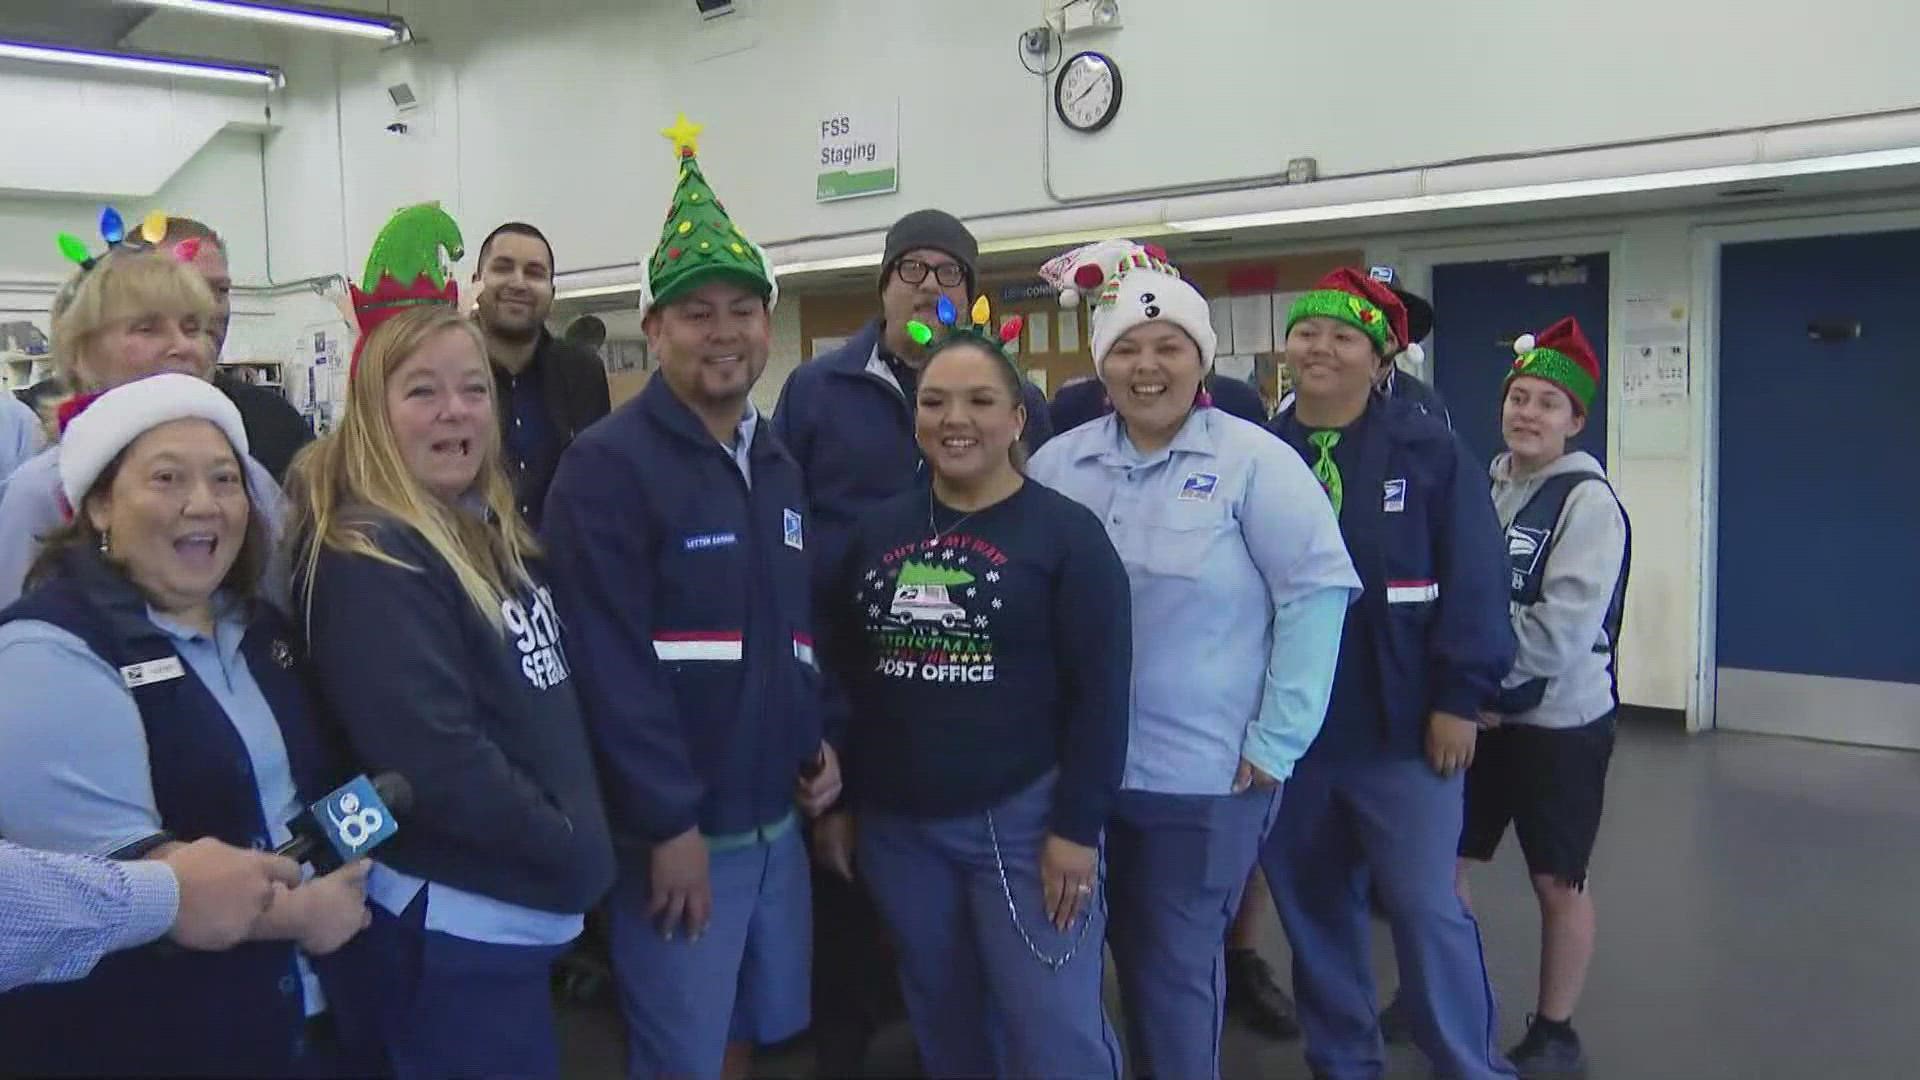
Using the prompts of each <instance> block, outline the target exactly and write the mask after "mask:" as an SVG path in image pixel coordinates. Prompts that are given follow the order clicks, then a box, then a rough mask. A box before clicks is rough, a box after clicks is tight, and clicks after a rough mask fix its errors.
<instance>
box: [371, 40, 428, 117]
mask: <svg viewBox="0 0 1920 1080" xmlns="http://www.w3.org/2000/svg"><path fill="white" fill-rule="evenodd" d="M428 60H429V57H428V54H427V52H426V45H425V43H423V42H420V41H417V40H416V41H411V42H408V43H407V44H405V45H393V46H389V47H388V48H386V49H384V50H382V51H381V54H380V85H381V87H382V88H383V89H384V90H385V92H386V95H387V104H388V105H389V106H391V107H392V109H393V115H394V118H395V119H398V118H400V117H403V116H407V115H409V114H412V113H417V112H422V111H426V110H428V109H431V107H432V102H431V98H432V92H431V91H432V75H431V73H430V72H429V70H428V68H427V64H428Z"/></svg>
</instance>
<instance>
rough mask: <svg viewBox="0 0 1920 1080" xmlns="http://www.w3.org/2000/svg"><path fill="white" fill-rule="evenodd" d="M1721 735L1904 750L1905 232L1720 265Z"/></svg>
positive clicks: (1909, 426) (1733, 258)
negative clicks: (1732, 731) (1740, 732)
mask: <svg viewBox="0 0 1920 1080" xmlns="http://www.w3.org/2000/svg"><path fill="white" fill-rule="evenodd" d="M1720 297H1721V299H1720V303H1721V307H1720V335H1719V337H1720V350H1719V405H1720V446H1719V450H1720V454H1719V459H1720V467H1719V499H1718V506H1717V511H1718V515H1719V517H1718V522H1719V571H1718V580H1717V586H1718V591H1717V595H1718V602H1717V607H1718V611H1717V616H1718V618H1717V623H1716V627H1715V633H1716V651H1717V654H1718V658H1717V664H1716V671H1715V677H1716V678H1717V680H1718V682H1717V687H1716V701H1717V707H1716V709H1715V719H1716V722H1717V723H1718V725H1719V726H1721V727H1728V728H1742V729H1747V730H1755V731H1766V732H1777V733H1781V734H1790V735H1798V736H1803V737H1810V738H1819V739H1828V740H1834V741H1840V742H1851V743H1863V744H1870V745H1877V746H1898V747H1908V748H1915V749H1920V632H1917V631H1916V630H1915V626H1914V620H1915V618H1916V614H1917V613H1920V508H1916V501H1915V495H1914V490H1913V489H1914V483H1913V478H1914V475H1915V472H1916V470H1917V469H1920V420H1916V417H1915V410H1916V409H1917V408H1920V335H1916V333H1915V332H1914V330H1913V325H1912V324H1913V313H1914V312H1915V311H1916V310H1920V306H1917V305H1920V231H1913V232H1888V233H1870V234H1862V235H1853V236H1825V237H1814V238H1809V239H1796V240H1770V241H1765V242H1760V243H1750V244H1732V245H1728V246H1727V247H1726V248H1725V249H1724V250H1723V251H1722V254H1721V262H1720Z"/></svg>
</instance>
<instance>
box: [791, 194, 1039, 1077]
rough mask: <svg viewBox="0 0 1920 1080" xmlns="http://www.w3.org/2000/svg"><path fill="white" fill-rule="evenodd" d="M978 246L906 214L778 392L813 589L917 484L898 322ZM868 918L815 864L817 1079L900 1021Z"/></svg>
mask: <svg viewBox="0 0 1920 1080" xmlns="http://www.w3.org/2000/svg"><path fill="white" fill-rule="evenodd" d="M979 255H980V245H979V242H978V241H976V240H975V239H974V237H973V234H972V233H971V232H969V231H967V227H966V226H965V225H963V224H961V223H960V221H959V219H958V218H955V217H954V216H953V215H952V214H949V213H946V212H945V211H942V210H916V211H914V212H913V213H911V214H908V215H907V216H906V217H903V218H901V219H900V220H899V221H896V222H894V224H893V227H892V228H891V229H889V230H887V246H886V254H885V256H884V257H883V258H882V259H881V262H880V279H879V299H880V314H879V316H878V317H877V318H875V319H874V320H873V321H872V322H869V323H868V324H867V325H866V326H864V327H862V328H861V330H860V332H859V333H857V334H855V335H854V336H853V337H852V338H851V339H849V340H848V341H847V343H846V344H845V345H843V346H841V347H840V348H838V349H836V350H834V351H833V352H830V353H826V354H824V355H821V356H816V357H814V358H813V360H812V361H810V362H808V363H806V364H803V365H801V366H800V369H799V370H797V371H795V372H794V373H793V375H792V376H790V377H789V378H788V379H787V384H786V386H785V387H784V388H782V389H781V391H780V402H779V405H778V406H777V407H776V409H775V410H774V415H773V429H774V432H775V433H776V434H778V435H779V437H780V441H781V442H783V443H785V444H786V446H787V449H788V450H789V451H791V452H792V454H793V456H794V457H795V458H796V459H798V461H799V462H800V468H801V471H802V472H803V473H804V474H805V477H806V487H807V496H808V499H809V501H810V502H811V504H812V506H813V521H812V523H811V525H812V529H813V532H812V535H811V536H810V537H809V538H808V547H809V548H810V549H812V551H813V566H814V569H815V580H817V581H818V580H826V579H827V577H828V576H829V575H830V574H831V573H832V571H833V569H834V568H836V567H837V566H838V564H839V562H840V559H841V557H842V556H843V554H844V553H845V551H846V547H847V541H848V538H849V536H850V535H851V532H852V527H853V523H854V521H855V520H857V519H858V518H859V516H860V515H861V514H863V513H866V512H867V511H869V510H871V509H872V508H873V507H874V506H876V505H878V504H879V503H882V502H884V501H886V500H887V499H889V498H891V497H892V496H894V495H898V494H899V493H901V492H902V491H906V490H908V489H910V488H912V487H913V486H914V485H916V484H925V483H926V482H927V480H926V465H925V463H924V462H923V461H922V460H921V457H920V450H919V447H918V446H917V445H916V444H915V442H914V437H913V426H914V425H913V414H914V401H915V396H916V393H917V391H918V389H919V381H920V369H921V368H922V367H923V366H924V365H925V364H926V358H927V354H926V350H925V349H923V348H922V347H921V346H919V345H917V344H915V343H914V341H913V339H912V338H911V337H908V336H907V321H908V320H910V319H918V320H919V321H921V322H923V323H926V324H928V325H935V324H936V323H937V321H938V320H937V317H936V315H935V307H936V305H938V304H939V302H940V298H941V297H942V296H944V297H946V298H947V299H948V300H950V301H952V302H953V305H954V307H955V309H956V310H959V311H962V312H964V311H967V310H969V309H970V307H971V306H972V301H973V295H974V286H975V282H976V276H975V270H974V264H975V262H976V261H977V260H978V258H979ZM1023 389H1024V391H1025V396H1026V404H1027V429H1026V435H1025V439H1026V444H1027V449H1028V451H1029V452H1031V451H1033V450H1038V449H1039V448H1040V444H1041V443H1044V442H1046V440H1047V438H1048V437H1049V436H1050V435H1052V427H1051V425H1050V424H1049V423H1048V420H1047V401H1046V396H1045V395H1044V394H1042V393H1041V392H1040V388H1039V387H1037V386H1034V385H1032V384H1030V383H1029V384H1026V385H1025V386H1024V388H1023ZM879 927H880V918H879V915H878V913H877V912H875V910H874V908H873V904H872V901H871V900H869V899H868V898H867V894H866V892H865V888H864V886H862V885H861V884H859V881H858V879H857V878H856V879H855V881H854V883H852V884H849V883H848V882H846V881H845V880H843V879H842V878H840V877H839V875H837V874H835V873H832V872H822V871H821V869H820V868H819V866H818V864H817V863H816V866H815V871H814V875H813V938H814V962H813V981H814V986H813V1034H814V1044H815V1049H816V1051H817V1053H818V1055H819V1066H818V1068H819V1074H820V1075H822V1076H857V1075H861V1073H862V1069H863V1067H864V1061H865V1058H866V1051H867V1044H868V1042H869V1040H870V1039H871V1038H872V1035H873V1032H874V1030H875V1028H877V1027H878V1026H879V1025H880V1024H881V1023H882V1022H884V1021H886V1020H888V1019H891V1018H892V1016H894V1015H897V1014H898V1013H899V1011H900V1008H901V1006H900V1004H899V992H898V984H897V982H896V981H895V978H896V977H895V975H894V970H893V964H892V960H891V958H890V957H889V956H888V955H887V952H886V949H885V947H884V945H883V943H882V942H881V939H880V930H879Z"/></svg>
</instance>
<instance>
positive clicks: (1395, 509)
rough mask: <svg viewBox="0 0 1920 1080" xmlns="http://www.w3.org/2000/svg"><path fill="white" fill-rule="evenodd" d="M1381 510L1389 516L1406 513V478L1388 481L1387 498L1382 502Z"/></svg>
mask: <svg viewBox="0 0 1920 1080" xmlns="http://www.w3.org/2000/svg"><path fill="white" fill-rule="evenodd" d="M1380 509H1381V510H1382V511H1383V512H1385V513H1389V514H1398V513H1403V512H1405V510H1406V509H1407V482H1406V480H1405V479H1404V478H1403V479H1399V480H1389V481H1387V491H1386V497H1385V499H1383V500H1382V501H1381V503H1380Z"/></svg>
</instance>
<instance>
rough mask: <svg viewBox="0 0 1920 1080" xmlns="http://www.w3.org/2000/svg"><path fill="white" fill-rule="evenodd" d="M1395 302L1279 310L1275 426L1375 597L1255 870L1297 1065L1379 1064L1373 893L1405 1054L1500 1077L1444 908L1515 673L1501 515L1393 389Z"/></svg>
mask: <svg viewBox="0 0 1920 1080" xmlns="http://www.w3.org/2000/svg"><path fill="white" fill-rule="evenodd" d="M1408 336H1409V334H1408V330H1407V314H1406V307H1405V305H1404V304H1402V303H1401V301H1400V299H1399V297H1398V296H1396V295H1395V294H1394V293H1393V291H1392V290H1391V289H1390V288H1388V287H1387V286H1386V285H1385V284H1384V283H1382V282H1380V281H1377V280H1374V279H1373V278H1371V277H1369V276H1368V275H1367V274H1365V273H1362V272H1360V271H1357V270H1351V269H1342V270H1337V271H1335V272H1333V273H1332V274H1330V275H1328V276H1327V277H1326V278H1324V279H1322V280H1321V282H1320V283H1319V284H1318V285H1317V286H1316V287H1315V288H1314V289H1312V290H1311V291H1308V292H1306V293H1303V294H1301V296H1300V298H1299V299H1298V300H1296V301H1295V302H1294V304H1293V306H1292V308H1291V309H1290V310H1289V311H1288V314H1287V336H1286V362H1287V366H1288V367H1289V368H1290V369H1291V370H1292V373H1293V375H1294V384H1295V387H1296V390H1297V397H1296V399H1295V401H1294V403H1293V406H1292V407H1291V408H1290V409H1288V410H1286V411H1284V412H1282V413H1281V414H1280V415H1279V416H1277V417H1276V418H1275V420H1274V422H1273V425H1272V426H1273V430H1274V431H1275V432H1276V433H1277V434H1278V435H1279V436H1280V437H1281V438H1282V439H1284V440H1285V441H1286V442H1287V443H1288V444H1289V445H1291V446H1292V447H1293V448H1294V449H1295V450H1297V451H1299V452H1300V453H1301V455H1302V456H1303V457H1305V458H1306V460H1307V462H1308V464H1309V466H1310V467H1311V469H1312V471H1313V474H1314V477H1315V478H1316V479H1317V480H1319V481H1320V485H1321V487H1322V488H1323V489H1324V491H1325V492H1326V498H1327V499H1328V501H1329V502H1330V503H1331V504H1332V506H1333V510H1334V513H1335V515H1336V516H1337V517H1338V518H1339V520H1340V532H1341V535H1342V537H1343V538H1344V539H1345V540H1346V544H1347V550H1348V552H1350V553H1351V555H1352V557H1353V564H1354V569H1355V570H1356V571H1357V572H1358V573H1359V575H1360V580H1361V581H1362V582H1363V583H1364V584H1365V587H1366V592H1365V594H1364V595H1363V596H1362V598H1361V600H1360V602H1359V603H1357V604H1355V605H1354V606H1353V608H1352V610H1351V611H1349V612H1348V615H1347V620H1346V624H1345V626H1344V628H1343V631H1342V634H1341V641H1340V653H1339V659H1338V662H1337V664H1336V668H1335V674H1334V680H1333V694H1332V699H1331V702H1330V704H1329V706H1328V709H1327V719H1326V723H1325V725H1324V726H1323V727H1322V729H1321V732H1320V736H1319V738H1318V739H1317V740H1315V742H1314V744H1313V748H1312V749H1311V750H1310V751H1308V753H1307V755H1306V756H1305V757H1304V758H1303V759H1302V760H1301V762H1300V766H1299V768H1298V769H1297V770H1295V772H1294V776H1293V780H1292V782H1291V783H1290V784H1289V785H1288V790H1287V797H1286V802H1285V804H1284V805H1283V807H1282V808H1281V812H1280V815H1279V818H1278V820H1277V822H1276V823H1275V825H1274V828H1273V831H1272V833H1271V835H1270V837H1269V838H1268V840H1267V844H1266V848H1265V850H1264V851H1263V853H1262V856H1261V864H1262V866H1263V867H1264V868H1265V869H1266V871H1267V880H1268V882H1269V883H1270V884H1271V885H1272V886H1273V893H1274V902H1275V904H1276V906H1277V907H1278V908H1279V911H1280V920H1281V922H1282V923H1283V924H1284V925H1285V927H1286V931H1287V941H1288V943H1289V944H1290V945H1291V946H1292V949H1293V985H1294V993H1295V994H1296V995H1297V997H1298V999H1299V1008H1300V1022H1301V1027H1302V1029H1303V1030H1304V1032H1305V1035H1306V1042H1307V1061H1308V1064H1309V1065H1311V1066H1312V1068H1313V1070H1314V1071H1315V1072H1316V1073H1317V1074H1320V1075H1324V1076H1330V1077H1352V1076H1378V1075H1380V1073H1381V1072H1382V1070H1383V1069H1384V1067H1385V1060H1384V1056H1383V1051H1382V1047H1381V1043H1380V1031H1379V1024H1378V1018H1377V1014H1376V1004H1375V1003H1376V998H1375V995H1374V987H1373V979H1372V975H1371V972H1370V970H1369V967H1368V959H1367V957H1368V951H1369V950H1368V945H1369V941H1368V939H1369V937H1370V933H1369V929H1368V925H1367V917H1366V916H1367V885H1368V883H1369V882H1371V883H1372V885H1373V886H1374V888H1375V890H1376V891H1377V893H1378V894H1379V897H1380V900H1381V904H1382V907H1383V908H1384V909H1385V913H1386V916H1387V919H1388V922H1389V924H1390V925H1391V927H1392V930H1393V938H1394V953H1395V956H1396V958H1397V959H1398V961H1399V966H1400V980H1401V986H1402V988H1403V994H1404V996H1405V998H1406V1000H1407V1003H1408V1006H1409V1012H1410V1013H1411V1018H1412V1021H1413V1028H1414V1039H1415V1042H1416V1043H1417V1044H1418V1045H1419V1046H1420V1048H1421V1049H1422V1050H1423V1051H1425V1052H1426V1055H1427V1057H1428V1058H1429V1059H1430V1060H1431V1061H1432V1062H1433V1064H1434V1067H1435V1069H1436V1070H1437V1071H1438V1072H1439V1073H1440V1074H1441V1075H1445V1076H1451V1077H1459V1078H1462V1080H1484V1078H1487V1077H1495V1076H1512V1075H1513V1072H1512V1069H1511V1068H1510V1067H1509V1066H1508V1065H1507V1063H1506V1061H1505V1060H1503V1059H1502V1058H1501V1057H1500V1054H1499V1051H1498V1049H1497V1048H1496V1047H1495V1046H1494V1045H1493V1034H1494V1032H1495V1030H1496V1025H1495V1022H1494V1021H1495V1017H1494V1006H1493V992H1492V989H1491V987H1490V985H1489V984H1488V981H1487V972H1486V962H1485V960H1484V958H1483V957H1482V955H1481V950H1480V935H1479V927H1478V926H1477V925H1476V924H1475V923H1474V921H1473V917H1472V915H1471V914H1470V913H1469V912H1468V911H1467V910H1466V907H1465V906H1464V905H1463V904H1462V903H1461V902H1460V900H1459V898H1458V897H1457V896H1456V895H1455V894H1454V889H1453V884H1454V880H1453V879H1454V859H1455V853H1456V850H1457V848H1458V842H1459V838H1460V826H1461V808H1462V806H1463V804H1464V800H1463V797H1462V793H1461V784H1462V783H1463V774H1464V773H1465V771H1466V768H1467V766H1468V765H1469V764H1471V763H1472V761H1473V753H1474V741H1475V737H1476V736H1477V734H1478V730H1479V725H1478V721H1479V717H1480V714H1481V711H1482V710H1483V709H1485V708H1486V707H1487V706H1488V704H1489V703H1491V702H1492V701H1493V699H1494V697H1495V695H1496V693H1497V692H1498V691H1499V687H1500V680H1501V678H1503V677H1504V676H1505V675H1506V673H1507V672H1508V670H1509V669H1510V668H1511V667H1512V664H1513V655H1514V642H1513V629H1512V627H1511V625H1510V624H1509V622H1508V619H1507V596H1506V574H1505V567H1503V566H1502V565H1501V558H1500V547H1499V545H1500V529H1499V522H1498V519H1497V518H1496V517H1495V516H1494V512H1493V504H1492V501H1491V499H1489V498H1488V495H1487V490H1486V488H1485V486H1484V485H1483V483H1482V481H1481V479H1480V470H1479V469H1478V468H1477V467H1476V466H1475V465H1474V464H1473V462H1472V459H1471V458H1470V457H1469V456H1468V454H1467V451H1466V448H1465V447H1464V446H1462V445H1461V444H1460V442H1459V441H1458V439H1457V438H1455V437H1454V435H1453V434H1452V433H1451V432H1450V431H1448V430H1447V428H1446V426H1445V424H1444V423H1443V422H1442V421H1441V420H1440V419H1439V418H1437V417H1434V416H1432V415H1430V414H1428V413H1425V412H1422V411H1420V410H1418V409H1417V408H1415V407H1414V406H1413V405H1411V404H1410V403H1408V402H1407V401H1405V400H1403V399H1399V398H1392V397H1387V396H1385V395H1384V394H1383V393H1382V391H1381V388H1380V382H1381V380H1380V375H1381V369H1382V367H1383V365H1386V364H1390V363H1392V362H1393V357H1394V356H1395V355H1396V354H1398V353H1399V352H1400V350H1401V348H1402V345H1403V343H1404V342H1405V341H1406V340H1407V339H1408Z"/></svg>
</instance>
